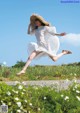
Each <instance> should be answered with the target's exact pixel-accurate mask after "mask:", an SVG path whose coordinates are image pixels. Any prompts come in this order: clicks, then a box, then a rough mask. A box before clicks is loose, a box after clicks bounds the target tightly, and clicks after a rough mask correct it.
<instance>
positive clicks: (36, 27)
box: [35, 19, 45, 29]
mask: <svg viewBox="0 0 80 113" xmlns="http://www.w3.org/2000/svg"><path fill="white" fill-rule="evenodd" d="M36 21H39V22H40V23H41V25H42V26H45V24H44V23H43V22H41V21H40V20H39V19H35V22H36ZM35 29H38V26H35Z"/></svg>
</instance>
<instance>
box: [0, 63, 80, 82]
mask: <svg viewBox="0 0 80 113" xmlns="http://www.w3.org/2000/svg"><path fill="white" fill-rule="evenodd" d="M21 69H22V67H5V66H3V67H0V81H10V80H12V81H14V80H17V81H23V80H25V81H26V80H55V79H73V78H74V77H76V78H80V65H62V66H38V65H36V66H33V67H31V66H30V67H28V69H27V70H26V73H25V74H24V75H22V76H20V77H18V76H16V73H17V72H19V71H20V70H21Z"/></svg>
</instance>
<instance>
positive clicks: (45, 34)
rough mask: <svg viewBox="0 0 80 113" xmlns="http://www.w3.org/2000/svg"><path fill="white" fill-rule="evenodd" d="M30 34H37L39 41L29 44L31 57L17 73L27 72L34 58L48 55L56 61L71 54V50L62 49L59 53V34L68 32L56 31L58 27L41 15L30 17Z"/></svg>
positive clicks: (62, 34) (63, 34)
mask: <svg viewBox="0 0 80 113" xmlns="http://www.w3.org/2000/svg"><path fill="white" fill-rule="evenodd" d="M28 34H30V35H35V36H36V40H37V43H35V42H30V43H29V45H28V52H29V57H28V59H27V62H26V64H25V66H24V67H23V69H22V70H21V71H20V72H19V73H17V75H22V74H25V72H26V69H27V68H28V66H29V64H30V63H31V61H32V60H33V59H36V58H40V57H42V56H45V55H48V56H49V57H50V58H51V59H52V60H53V61H54V62H55V61H57V60H58V59H59V58H60V57H62V56H63V55H66V54H71V53H72V52H71V51H68V50H62V52H61V53H60V54H57V52H58V50H59V46H60V42H59V38H58V37H57V36H65V35H66V33H60V34H58V33H56V28H55V27H54V26H53V27H52V26H51V25H50V24H49V23H48V22H47V21H46V20H44V18H43V17H42V16H40V15H37V14H33V15H32V16H31V17H30V24H29V26H28Z"/></svg>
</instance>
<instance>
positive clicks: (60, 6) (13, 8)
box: [0, 0, 80, 66]
mask: <svg viewBox="0 0 80 113" xmlns="http://www.w3.org/2000/svg"><path fill="white" fill-rule="evenodd" d="M32 13H37V14H40V15H42V16H43V17H44V18H45V19H46V20H47V21H49V22H50V23H51V24H52V25H54V26H56V29H57V32H58V33H60V32H64V31H65V32H67V33H74V34H80V3H61V0H0V63H2V62H4V61H6V62H7V65H8V66H11V65H14V64H15V63H16V62H17V61H19V60H23V61H26V60H27V57H28V53H27V45H28V43H29V42H33V41H36V38H35V37H34V36H29V35H27V27H28V23H29V18H30V16H31V14H32ZM59 38H62V37H59ZM62 49H70V50H72V52H73V54H72V55H66V56H63V57H62V58H60V59H59V60H58V61H57V62H53V61H52V60H51V59H49V58H48V57H46V58H41V59H39V60H37V61H36V60H33V61H32V63H31V65H35V64H43V65H57V64H64V63H71V62H78V61H80V46H79V45H78V46H74V45H72V44H70V43H69V44H68V43H65V42H64V43H61V46H60V50H59V52H61V51H62ZM59 52H58V53H59Z"/></svg>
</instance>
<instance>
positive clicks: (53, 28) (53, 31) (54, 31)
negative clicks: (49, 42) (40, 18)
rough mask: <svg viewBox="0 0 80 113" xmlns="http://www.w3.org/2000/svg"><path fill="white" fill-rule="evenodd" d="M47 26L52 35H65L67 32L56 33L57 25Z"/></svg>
mask: <svg viewBox="0 0 80 113" xmlns="http://www.w3.org/2000/svg"><path fill="white" fill-rule="evenodd" d="M45 28H46V31H47V32H48V33H50V34H52V35H54V36H55V35H56V36H65V35H66V33H65V32H63V33H56V28H55V27H48V26H45Z"/></svg>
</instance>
